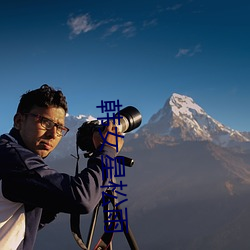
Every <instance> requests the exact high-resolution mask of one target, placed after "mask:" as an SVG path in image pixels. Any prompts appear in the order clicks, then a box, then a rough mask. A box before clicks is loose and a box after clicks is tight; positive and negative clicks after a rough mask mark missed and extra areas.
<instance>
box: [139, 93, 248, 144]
mask: <svg viewBox="0 0 250 250" xmlns="http://www.w3.org/2000/svg"><path fill="white" fill-rule="evenodd" d="M140 133H141V134H144V135H145V134H146V133H149V134H154V135H158V136H161V137H165V138H166V137H168V138H169V140H174V141H175V140H184V141H195V140H199V141H211V142H213V143H215V144H217V145H220V146H227V145H229V143H232V142H249V141H250V140H249V138H248V137H246V136H244V135H243V134H242V133H240V132H239V131H236V130H234V129H231V128H229V127H227V126H225V125H223V124H222V123H220V122H219V121H217V120H215V119H213V118H212V117H211V116H209V115H208V114H207V113H206V112H205V111H204V110H203V109H202V108H201V107H200V106H199V105H198V104H196V103H195V102H194V100H193V99H192V98H191V97H188V96H185V95H180V94H176V93H174V94H173V95H172V96H171V97H170V98H169V99H168V100H167V101H166V103H165V105H164V106H163V108H161V109H160V110H159V111H158V112H157V113H156V114H154V115H153V116H152V117H151V119H150V120H149V122H148V124H146V125H145V126H143V127H142V128H141V129H140Z"/></svg>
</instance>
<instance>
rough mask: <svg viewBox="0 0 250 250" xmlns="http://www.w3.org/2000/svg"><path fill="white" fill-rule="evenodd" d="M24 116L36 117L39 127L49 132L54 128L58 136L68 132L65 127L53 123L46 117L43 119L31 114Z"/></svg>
mask: <svg viewBox="0 0 250 250" xmlns="http://www.w3.org/2000/svg"><path fill="white" fill-rule="evenodd" d="M24 115H31V116H33V117H36V118H37V119H38V120H39V122H40V124H41V126H42V127H43V128H45V129H46V130H50V129H52V128H53V127H56V133H57V135H58V136H65V135H66V134H67V133H68V132H69V129H68V128H67V127H65V126H63V125H60V124H57V123H55V122H53V121H52V120H50V119H48V118H46V117H43V116H41V115H37V114H33V113H25V114H24Z"/></svg>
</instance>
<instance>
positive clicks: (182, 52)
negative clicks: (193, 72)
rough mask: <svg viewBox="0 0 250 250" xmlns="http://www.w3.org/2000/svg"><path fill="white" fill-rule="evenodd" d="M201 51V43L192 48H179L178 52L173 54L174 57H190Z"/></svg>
mask: <svg viewBox="0 0 250 250" xmlns="http://www.w3.org/2000/svg"><path fill="white" fill-rule="evenodd" d="M200 52H202V49H201V45H200V44H197V45H196V46H195V47H194V48H192V49H190V48H185V49H184V48H180V49H179V51H178V53H177V54H176V55H175V57H176V58H179V57H182V56H189V57H192V56H194V55H195V54H197V53H200Z"/></svg>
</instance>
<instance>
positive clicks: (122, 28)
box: [67, 13, 136, 39]
mask: <svg viewBox="0 0 250 250" xmlns="http://www.w3.org/2000/svg"><path fill="white" fill-rule="evenodd" d="M112 22H113V23H114V22H117V20H114V19H106V20H101V21H95V20H92V18H91V16H90V15H89V14H88V13H87V14H83V15H79V16H76V17H70V18H69V19H68V21H67V25H68V26H69V27H70V29H71V33H70V38H71V39H72V38H74V37H76V36H78V35H80V34H82V33H87V32H90V31H94V30H96V29H97V28H99V27H100V26H103V25H105V24H109V23H112ZM114 33H120V34H122V36H124V37H132V36H135V34H136V26H135V25H134V23H133V22H131V21H127V22H123V23H118V24H114V25H112V26H110V27H109V28H107V29H106V32H105V34H104V35H103V38H105V37H107V36H111V35H112V34H114Z"/></svg>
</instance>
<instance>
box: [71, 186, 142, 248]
mask: <svg viewBox="0 0 250 250" xmlns="http://www.w3.org/2000/svg"><path fill="white" fill-rule="evenodd" d="M107 192H109V193H110V194H111V195H112V193H113V192H112V191H111V190H107ZM102 203H103V201H102V200H101V201H100V202H99V203H98V204H97V206H96V207H95V209H94V211H93V214H92V220H91V225H90V228H89V234H88V238H87V244H86V245H85V243H84V242H83V239H82V236H81V232H80V227H79V225H80V214H71V216H70V226H71V231H72V234H73V237H74V239H75V240H76V242H77V244H78V245H79V247H80V248H82V249H84V250H90V249H91V248H90V247H91V244H92V239H93V235H94V230H95V227H96V222H97V216H98V212H99V208H100V206H101V204H102ZM110 203H111V204H112V205H113V208H114V210H109V206H110ZM107 211H118V212H117V216H118V218H119V221H120V222H122V225H121V226H122V231H123V233H124V234H125V237H126V239H127V241H128V244H129V246H130V248H131V249H132V250H139V247H138V246H137V243H136V240H135V238H134V236H133V233H132V231H131V229H130V227H129V225H128V222H127V221H126V219H125V217H124V215H123V214H122V213H120V212H119V211H121V206H120V205H117V206H116V204H115V201H114V199H113V198H110V197H105V202H104V205H103V214H104V222H105V229H110V228H111V229H112V230H110V231H106V230H105V232H104V233H103V235H102V237H101V238H100V240H99V241H98V243H97V244H96V246H95V247H94V248H93V249H94V250H112V248H113V247H112V239H113V236H114V228H115V225H116V222H115V220H114V214H115V213H113V218H112V220H110V221H109V220H108V219H109V217H110V216H109V214H108V212H107Z"/></svg>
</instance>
